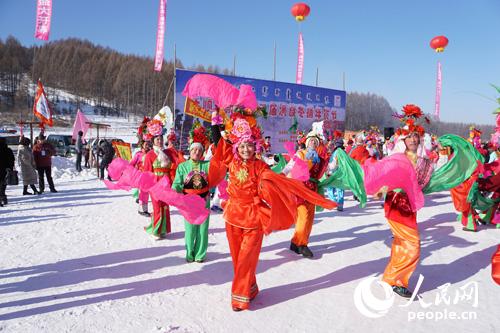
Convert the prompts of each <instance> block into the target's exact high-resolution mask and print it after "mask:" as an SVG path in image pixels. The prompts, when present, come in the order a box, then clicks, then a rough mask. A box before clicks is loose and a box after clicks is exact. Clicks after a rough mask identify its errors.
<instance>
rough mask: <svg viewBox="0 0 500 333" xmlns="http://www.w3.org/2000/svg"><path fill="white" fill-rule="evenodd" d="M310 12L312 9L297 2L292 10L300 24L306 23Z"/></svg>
mask: <svg viewBox="0 0 500 333" xmlns="http://www.w3.org/2000/svg"><path fill="white" fill-rule="evenodd" d="M310 11H311V8H310V7H309V6H308V5H307V4H306V3H304V2H297V3H296V4H295V5H293V6H292V10H291V12H292V15H293V17H295V19H296V20H297V21H299V22H301V21H304V20H305V19H306V17H307V15H309V12H310Z"/></svg>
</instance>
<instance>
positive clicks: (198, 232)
mask: <svg viewBox="0 0 500 333" xmlns="http://www.w3.org/2000/svg"><path fill="white" fill-rule="evenodd" d="M209 220H210V217H207V219H206V220H205V222H203V224H200V225H194V224H191V223H189V222H187V221H184V227H185V228H186V233H185V237H184V238H185V240H186V252H187V253H186V260H187V261H195V260H196V261H203V260H205V257H206V256H207V248H208V222H209Z"/></svg>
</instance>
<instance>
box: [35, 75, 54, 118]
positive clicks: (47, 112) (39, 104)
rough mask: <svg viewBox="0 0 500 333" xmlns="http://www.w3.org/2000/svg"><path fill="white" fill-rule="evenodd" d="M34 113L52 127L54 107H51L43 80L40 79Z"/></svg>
mask: <svg viewBox="0 0 500 333" xmlns="http://www.w3.org/2000/svg"><path fill="white" fill-rule="evenodd" d="M33 113H34V114H35V116H36V117H37V118H38V119H40V121H41V122H42V124H47V125H49V126H51V127H52V125H53V121H52V109H51V108H50V105H49V101H48V100H47V96H46V95H45V91H44V90H43V84H42V81H40V80H38V86H37V88H36V94H35V103H34V104H33Z"/></svg>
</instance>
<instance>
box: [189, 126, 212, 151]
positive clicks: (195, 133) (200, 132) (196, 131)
mask: <svg viewBox="0 0 500 333" xmlns="http://www.w3.org/2000/svg"><path fill="white" fill-rule="evenodd" d="M209 131H210V130H208V131H207V129H206V128H205V127H203V126H202V125H201V123H200V121H199V120H198V119H195V121H194V122H193V126H192V127H191V131H190V132H189V143H190V144H193V143H200V144H201V145H202V146H203V148H205V149H206V148H207V147H208V145H209V144H210V140H209Z"/></svg>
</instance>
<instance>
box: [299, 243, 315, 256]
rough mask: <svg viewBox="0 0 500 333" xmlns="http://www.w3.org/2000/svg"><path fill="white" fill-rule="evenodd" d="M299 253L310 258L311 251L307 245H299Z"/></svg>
mask: <svg viewBox="0 0 500 333" xmlns="http://www.w3.org/2000/svg"><path fill="white" fill-rule="evenodd" d="M299 250H300V253H301V254H302V256H303V257H304V258H312V257H313V253H312V251H311V250H310V249H309V248H308V247H307V245H304V246H299Z"/></svg>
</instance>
